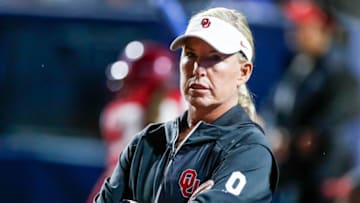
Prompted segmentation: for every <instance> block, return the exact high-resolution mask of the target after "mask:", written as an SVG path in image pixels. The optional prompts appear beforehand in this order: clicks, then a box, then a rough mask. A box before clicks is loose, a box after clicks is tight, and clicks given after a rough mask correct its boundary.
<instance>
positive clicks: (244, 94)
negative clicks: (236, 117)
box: [192, 7, 257, 122]
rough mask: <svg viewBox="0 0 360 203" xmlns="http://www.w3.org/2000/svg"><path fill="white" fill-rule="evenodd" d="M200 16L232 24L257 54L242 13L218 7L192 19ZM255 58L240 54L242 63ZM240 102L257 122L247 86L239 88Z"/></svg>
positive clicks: (198, 14)
mask: <svg viewBox="0 0 360 203" xmlns="http://www.w3.org/2000/svg"><path fill="white" fill-rule="evenodd" d="M199 16H209V17H216V18H219V19H221V20H223V21H225V22H228V23H230V24H231V25H232V26H234V27H235V28H236V29H238V30H239V31H240V32H241V33H242V34H243V35H244V36H245V37H246V39H247V40H248V42H249V43H250V46H251V48H252V50H253V52H255V51H254V50H255V46H254V39H253V36H252V33H251V30H250V28H249V24H248V22H247V20H246V17H245V16H244V15H243V14H242V13H240V12H238V11H236V10H233V9H227V8H222V7H217V8H211V9H208V10H206V11H202V12H200V13H197V14H196V15H194V16H192V18H196V17H199ZM253 58H254V57H252V58H250V59H247V58H246V57H245V55H244V54H242V53H241V52H240V53H239V60H240V62H247V61H252V60H253ZM238 102H239V104H240V106H242V107H243V108H244V110H245V111H246V112H247V113H248V114H249V117H250V118H251V119H252V120H253V121H255V122H256V121H257V113H256V108H255V104H254V101H253V97H252V95H251V93H250V91H249V89H248V88H247V86H246V84H243V85H241V86H239V87H238Z"/></svg>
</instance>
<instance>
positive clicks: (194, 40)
mask: <svg viewBox="0 0 360 203" xmlns="http://www.w3.org/2000/svg"><path fill="white" fill-rule="evenodd" d="M184 48H185V49H192V50H207V51H212V52H218V51H217V50H216V49H215V48H214V47H212V46H211V45H210V44H209V43H207V42H206V41H204V40H202V39H200V38H198V37H188V38H187V39H186V40H185V43H184Z"/></svg>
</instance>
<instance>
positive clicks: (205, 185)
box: [188, 180, 214, 202]
mask: <svg viewBox="0 0 360 203" xmlns="http://www.w3.org/2000/svg"><path fill="white" fill-rule="evenodd" d="M213 186H214V181H213V180H208V181H206V182H204V183H203V184H201V185H200V186H199V187H198V188H197V189H196V190H195V192H194V193H193V194H192V195H191V197H190V199H189V201H188V202H191V201H193V200H195V199H196V197H197V196H198V195H199V194H200V193H203V192H205V191H207V190H210V189H211V188H212V187H213Z"/></svg>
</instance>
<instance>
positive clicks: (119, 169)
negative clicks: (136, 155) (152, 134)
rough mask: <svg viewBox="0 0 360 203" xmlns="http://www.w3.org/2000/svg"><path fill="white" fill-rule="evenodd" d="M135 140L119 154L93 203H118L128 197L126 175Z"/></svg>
mask: <svg viewBox="0 0 360 203" xmlns="http://www.w3.org/2000/svg"><path fill="white" fill-rule="evenodd" d="M136 143H137V139H134V140H133V141H132V142H131V143H130V144H129V145H128V146H127V147H126V148H125V150H124V151H123V152H122V153H121V155H120V158H119V161H118V163H117V165H116V167H115V169H114V171H113V173H112V175H111V176H110V177H108V178H106V179H105V181H104V183H103V185H102V187H101V189H100V191H99V193H98V195H97V196H96V197H95V199H94V203H119V202H121V200H123V199H124V198H127V197H128V196H130V194H127V193H128V187H127V183H128V174H129V170H130V163H131V157H132V153H133V152H134V151H135V147H136Z"/></svg>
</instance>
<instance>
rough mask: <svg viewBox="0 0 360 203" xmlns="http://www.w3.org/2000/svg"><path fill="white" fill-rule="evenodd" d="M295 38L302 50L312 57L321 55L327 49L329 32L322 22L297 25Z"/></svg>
mask: <svg viewBox="0 0 360 203" xmlns="http://www.w3.org/2000/svg"><path fill="white" fill-rule="evenodd" d="M295 37H296V42H297V43H298V47H299V48H300V50H301V51H303V52H305V53H308V54H310V55H321V54H322V53H323V52H324V51H325V50H326V48H327V47H326V46H327V39H328V32H327V31H326V29H325V28H324V25H323V24H322V23H321V22H318V21H311V22H308V23H306V24H305V23H304V24H299V25H297V26H296V28H295Z"/></svg>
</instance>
